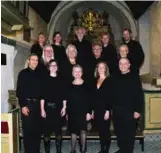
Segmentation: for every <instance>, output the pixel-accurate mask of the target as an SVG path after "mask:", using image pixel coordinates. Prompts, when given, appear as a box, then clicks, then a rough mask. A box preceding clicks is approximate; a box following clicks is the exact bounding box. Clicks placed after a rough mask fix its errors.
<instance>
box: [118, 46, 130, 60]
mask: <svg viewBox="0 0 161 153" xmlns="http://www.w3.org/2000/svg"><path fill="white" fill-rule="evenodd" d="M119 54H120V56H121V57H127V54H128V48H127V47H125V46H121V47H120V49H119Z"/></svg>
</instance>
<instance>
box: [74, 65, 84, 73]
mask: <svg viewBox="0 0 161 153" xmlns="http://www.w3.org/2000/svg"><path fill="white" fill-rule="evenodd" d="M75 68H80V69H81V71H82V74H83V68H82V67H81V66H80V65H79V64H77V65H74V66H73V70H72V75H73V72H74V69H75Z"/></svg>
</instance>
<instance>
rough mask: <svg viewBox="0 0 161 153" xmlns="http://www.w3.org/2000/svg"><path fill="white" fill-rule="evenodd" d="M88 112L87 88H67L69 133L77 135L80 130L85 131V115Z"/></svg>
mask: <svg viewBox="0 0 161 153" xmlns="http://www.w3.org/2000/svg"><path fill="white" fill-rule="evenodd" d="M88 112H91V110H90V98H89V94H88V87H87V86H86V85H85V83H83V84H81V85H74V84H71V85H70V86H69V87H68V95H67V114H68V123H69V124H68V125H69V131H70V133H76V134H79V133H80V131H81V130H85V131H86V130H87V121H86V114H87V113H88Z"/></svg>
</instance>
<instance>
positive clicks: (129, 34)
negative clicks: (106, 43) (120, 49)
mask: <svg viewBox="0 0 161 153" xmlns="http://www.w3.org/2000/svg"><path fill="white" fill-rule="evenodd" d="M123 38H124V40H125V41H130V39H131V33H130V32H129V31H128V30H124V31H123Z"/></svg>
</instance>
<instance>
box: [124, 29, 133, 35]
mask: <svg viewBox="0 0 161 153" xmlns="http://www.w3.org/2000/svg"><path fill="white" fill-rule="evenodd" d="M124 31H128V32H129V33H130V34H131V33H132V32H131V30H130V29H128V28H125V29H124V30H123V32H124Z"/></svg>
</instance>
